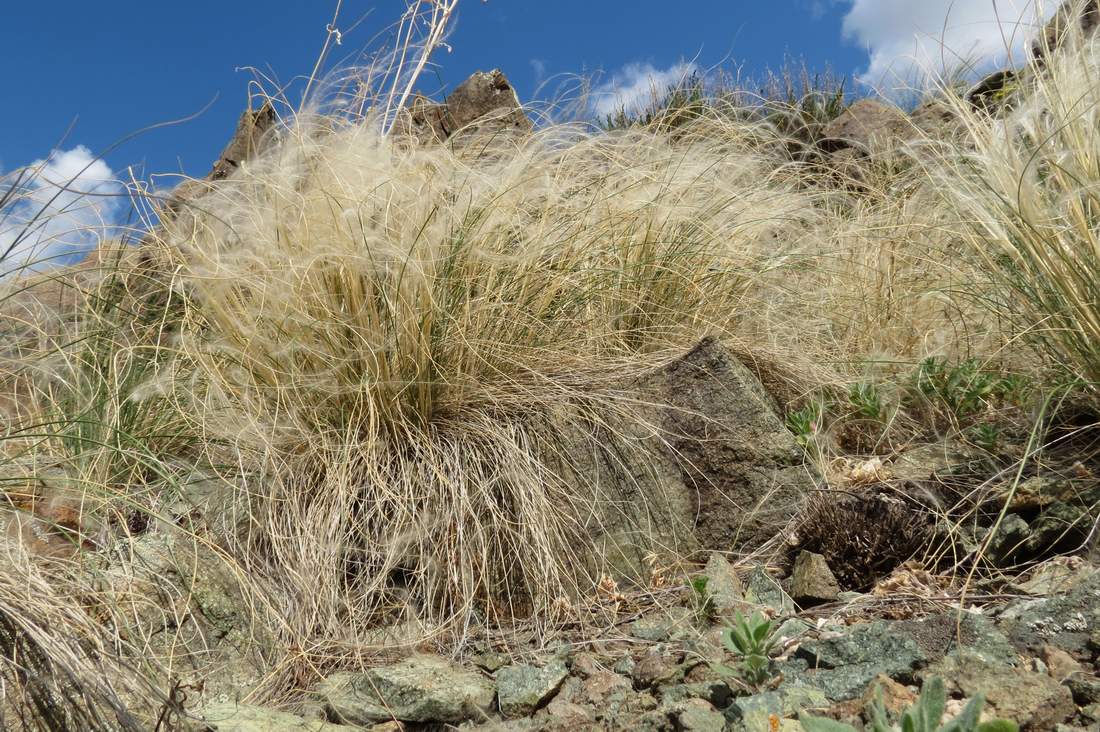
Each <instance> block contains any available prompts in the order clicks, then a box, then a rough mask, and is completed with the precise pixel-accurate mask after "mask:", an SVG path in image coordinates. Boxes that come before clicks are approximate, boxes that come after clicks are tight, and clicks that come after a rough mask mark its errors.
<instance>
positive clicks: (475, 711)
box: [318, 655, 495, 724]
mask: <svg viewBox="0 0 1100 732" xmlns="http://www.w3.org/2000/svg"><path fill="white" fill-rule="evenodd" d="M318 693H319V694H320V696H321V698H322V700H323V701H324V702H325V707H326V709H327V710H328V713H329V715H330V716H331V717H333V718H335V719H338V720H341V721H344V722H348V723H350V724H368V723H370V722H383V721H387V720H391V719H396V720H399V721H402V722H463V721H466V720H468V719H475V720H477V719H483V718H484V717H485V716H486V713H487V712H488V710H489V709H490V707H491V706H492V704H493V697H494V696H495V694H494V690H493V685H492V684H491V683H489V681H488V680H486V679H485V677H483V676H482V675H481V674H478V673H474V672H472V671H468V670H466V669H464V668H461V667H459V666H456V665H454V664H452V663H451V662H449V661H447V660H445V659H443V658H440V657H438V656H429V655H420V656H412V657H410V658H407V659H405V660H404V661H401V662H399V663H396V664H393V665H390V666H380V667H377V668H373V669H370V670H369V671H365V672H361V673H348V672H345V673H338V674H334V675H332V676H330V677H329V678H327V679H325V680H324V681H323V682H322V683H321V685H320V686H319V688H318Z"/></svg>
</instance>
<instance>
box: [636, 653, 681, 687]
mask: <svg viewBox="0 0 1100 732" xmlns="http://www.w3.org/2000/svg"><path fill="white" fill-rule="evenodd" d="M680 661H681V657H680V656H679V655H672V654H666V653H655V652H650V653H647V654H645V655H644V656H642V657H641V658H640V659H638V662H637V663H636V664H635V665H634V670H633V671H632V672H631V675H630V676H631V678H632V679H633V680H634V688H635V689H648V688H650V687H654V686H658V685H660V684H667V683H669V682H673V681H679V680H680V679H682V678H683V675H684V669H682V668H681V667H680V665H679V664H680Z"/></svg>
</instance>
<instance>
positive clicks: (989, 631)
mask: <svg viewBox="0 0 1100 732" xmlns="http://www.w3.org/2000/svg"><path fill="white" fill-rule="evenodd" d="M894 626H895V627H896V628H897V629H898V630H899V631H900V632H902V633H905V634H907V635H909V636H912V637H913V638H914V639H915V640H916V641H917V645H919V646H920V649H921V652H922V653H923V654H924V656H925V660H926V661H927V662H929V663H932V662H935V661H938V660H940V659H941V658H943V657H944V656H946V655H948V654H949V653H954V652H956V651H958V650H960V647H961V648H965V649H966V650H967V651H968V652H969V653H974V654H977V655H980V656H982V657H983V658H985V659H986V660H988V661H990V662H993V663H1003V664H1012V663H1015V661H1016V658H1017V653H1016V649H1015V648H1013V647H1012V644H1011V643H1009V642H1008V638H1006V637H1005V635H1004V633H1002V632H1001V631H1000V630H998V629H997V627H996V625H994V624H993V621H992V620H990V619H989V618H987V617H985V616H984V615H976V614H973V613H966V614H964V615H963V616H962V617H959V615H958V613H955V612H944V613H940V614H938V615H929V616H927V617H924V618H920V619H917V620H903V621H899V622H896V623H894ZM960 642H961V646H960Z"/></svg>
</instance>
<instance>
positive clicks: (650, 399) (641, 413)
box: [554, 338, 815, 584]
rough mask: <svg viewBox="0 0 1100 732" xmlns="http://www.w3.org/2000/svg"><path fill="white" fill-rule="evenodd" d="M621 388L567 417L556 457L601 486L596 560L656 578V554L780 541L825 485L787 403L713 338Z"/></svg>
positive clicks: (572, 475)
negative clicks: (589, 414) (783, 406)
mask: <svg viewBox="0 0 1100 732" xmlns="http://www.w3.org/2000/svg"><path fill="white" fill-rule="evenodd" d="M617 391H618V393H619V394H620V395H621V396H620V399H619V402H620V406H619V407H617V408H612V409H611V410H610V413H608V414H604V415H602V416H601V420H602V423H601V425H600V426H599V427H598V428H596V429H589V430H585V429H584V428H583V427H584V426H583V425H579V424H574V425H573V426H572V427H567V428H565V432H566V436H565V437H564V438H563V444H562V446H561V447H559V448H558V449H557V451H556V452H557V454H558V455H560V456H562V465H560V466H557V465H555V466H554V469H555V472H556V473H558V474H560V475H564V476H567V479H568V480H571V481H576V482H578V484H583V485H585V486H587V488H585V489H584V490H585V491H589V492H592V493H593V495H594V499H595V500H594V501H593V502H592V511H593V513H592V514H591V515H589V516H585V517H583V519H582V520H583V522H584V525H585V526H588V527H592V528H590V529H589V532H590V533H589V537H587V538H588V539H590V540H591V541H592V542H593V544H592V546H591V552H592V554H593V555H594V556H592V557H591V558H592V559H594V560H595V564H597V565H601V566H597V567H594V570H595V571H597V572H603V571H607V572H609V573H610V574H611V575H612V576H613V577H614V578H615V579H618V580H622V579H626V580H628V581H636V580H640V581H642V582H644V583H646V584H648V582H649V581H650V579H651V574H652V570H653V566H654V565H653V560H654V558H655V557H660V558H661V559H662V560H669V561H670V562H674V561H676V560H677V559H679V558H683V557H684V556H688V555H694V554H696V553H700V552H703V551H711V550H716V551H721V552H727V551H729V552H732V551H740V550H747V549H753V550H757V549H760V548H761V547H763V546H765V545H766V544H769V543H771V544H773V545H774V544H775V541H774V540H775V538H776V537H777V536H779V535H781V534H782V533H783V530H784V529H785V527H786V526H787V525H788V524H789V522H790V520H791V518H792V516H794V515H795V513H796V512H797V511H798V510H799V508H800V507H801V506H802V503H803V501H804V499H805V497H806V496H807V495H808V494H809V493H810V492H811V491H813V490H814V489H815V483H814V477H813V473H812V470H811V469H810V468H808V467H807V466H806V464H805V455H804V453H803V451H802V448H801V447H799V445H798V443H797V442H796V441H795V439H794V436H793V435H792V434H791V433H790V432H789V431H788V430H787V428H786V426H785V425H784V422H783V420H782V419H781V418H780V416H779V411H778V407H777V405H776V404H775V403H774V401H773V400H772V398H771V397H770V396H769V394H768V393H767V392H766V391H765V389H764V387H763V385H762V384H761V382H760V380H759V379H758V378H757V377H756V376H755V375H754V374H753V372H752V371H750V370H749V369H748V368H747V367H746V366H745V365H744V364H743V363H741V361H739V360H738V359H737V357H736V356H734V354H733V353H732V352H731V351H730V350H729V349H727V348H726V347H725V346H723V344H722V343H721V342H720V341H719V340H717V339H715V338H706V339H704V340H702V341H700V342H699V343H698V344H697V345H696V346H695V347H693V348H691V349H690V350H688V351H687V352H686V353H684V354H683V355H682V356H679V357H677V358H674V359H672V360H671V361H669V362H667V363H666V364H665V365H663V366H661V367H658V368H655V369H653V370H652V371H649V372H648V373H646V374H644V375H642V376H641V377H638V378H633V379H631V380H629V381H624V382H623V383H622V384H621V385H620V386H619V387H618V389H617Z"/></svg>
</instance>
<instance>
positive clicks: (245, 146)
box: [166, 102, 278, 211]
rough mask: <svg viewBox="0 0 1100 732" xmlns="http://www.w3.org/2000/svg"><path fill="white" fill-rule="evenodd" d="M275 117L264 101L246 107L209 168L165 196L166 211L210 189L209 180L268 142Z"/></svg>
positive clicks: (226, 173)
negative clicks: (227, 141)
mask: <svg viewBox="0 0 1100 732" xmlns="http://www.w3.org/2000/svg"><path fill="white" fill-rule="evenodd" d="M277 121H278V118H277V116H276V114H275V108H274V107H273V106H271V103H270V102H265V103H264V104H263V106H261V107H260V108H259V109H257V110H246V111H245V112H244V113H243V114H241V116H240V119H238V120H237V129H236V130H235V131H234V132H233V137H232V138H230V140H229V144H228V145H226V146H225V149H224V150H222V152H221V155H219V156H218V159H217V160H215V161H214V165H213V167H212V168H211V169H210V172H209V173H207V174H206V177H205V178H202V179H201V180H199V179H195V180H186V181H184V182H183V183H181V184H180V185H179V186H178V187H177V188H176V189H175V190H174V191H173V192H172V196H171V197H170V198H169V199H168V202H167V204H166V208H167V209H168V211H176V210H178V209H179V208H180V207H181V206H183V205H185V204H186V203H188V202H189V201H192V200H194V199H195V198H198V197H199V196H201V195H203V194H204V193H207V192H208V191H210V190H211V188H212V184H214V183H216V182H218V181H221V180H225V179H226V178H228V177H229V176H231V175H232V174H233V172H234V171H236V170H237V168H239V167H240V166H241V164H242V163H244V162H246V161H248V160H250V159H252V158H253V157H255V156H256V155H257V154H259V153H260V151H262V150H263V149H264V147H265V146H267V145H268V144H270V142H271V139H272V134H273V131H274V129H275V123H276V122H277Z"/></svg>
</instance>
